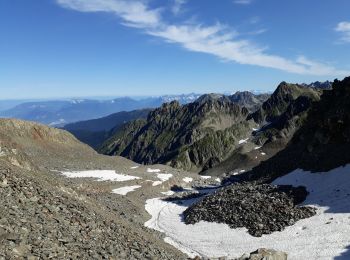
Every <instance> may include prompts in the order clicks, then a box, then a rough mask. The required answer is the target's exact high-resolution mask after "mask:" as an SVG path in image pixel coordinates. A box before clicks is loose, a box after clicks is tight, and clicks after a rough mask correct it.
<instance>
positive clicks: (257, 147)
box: [254, 146, 262, 150]
mask: <svg viewBox="0 0 350 260" xmlns="http://www.w3.org/2000/svg"><path fill="white" fill-rule="evenodd" d="M261 147H262V146H256V147H254V150H259V149H260V148H261Z"/></svg>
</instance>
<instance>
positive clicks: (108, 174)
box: [62, 170, 140, 182]
mask: <svg viewBox="0 0 350 260" xmlns="http://www.w3.org/2000/svg"><path fill="white" fill-rule="evenodd" d="M62 174H63V175H64V176H66V177H68V178H94V179H97V180H98V181H118V182H120V181H130V180H137V179H140V178H139V177H136V176H130V175H124V174H119V173H116V172H115V171H112V170H93V171H72V172H62Z"/></svg>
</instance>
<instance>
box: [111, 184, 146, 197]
mask: <svg viewBox="0 0 350 260" xmlns="http://www.w3.org/2000/svg"><path fill="white" fill-rule="evenodd" d="M138 188H141V186H140V185H134V186H126V187H121V188H118V189H114V190H112V193H115V194H119V195H126V194H128V193H129V192H132V191H134V190H136V189H138Z"/></svg>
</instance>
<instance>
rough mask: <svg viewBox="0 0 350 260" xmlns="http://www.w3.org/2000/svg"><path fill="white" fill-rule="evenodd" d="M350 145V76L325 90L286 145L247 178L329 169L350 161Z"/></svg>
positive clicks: (270, 179)
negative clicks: (299, 170) (301, 170)
mask: <svg viewBox="0 0 350 260" xmlns="http://www.w3.org/2000/svg"><path fill="white" fill-rule="evenodd" d="M349 149H350V77H348V78H345V79H344V80H342V81H339V80H335V81H334V83H333V88H332V89H331V90H324V92H323V95H322V97H321V100H320V101H319V102H316V103H314V104H313V105H312V107H311V109H310V110H309V112H308V114H307V117H306V118H305V123H304V124H303V125H302V127H301V128H300V129H299V130H298V131H296V133H295V134H294V136H293V138H292V139H291V141H290V142H289V143H288V145H287V146H286V148H285V149H284V150H282V151H280V152H279V153H277V154H276V155H275V156H274V157H272V158H271V159H269V160H267V161H265V162H262V163H261V164H260V165H259V166H257V167H255V168H254V169H253V170H252V171H251V172H249V173H247V175H246V179H248V180H261V181H267V182H268V181H272V180H274V179H276V178H278V177H280V176H283V175H285V174H287V173H289V172H291V171H293V170H295V169H297V168H301V169H304V170H310V171H318V172H320V171H321V172H322V171H329V170H331V169H334V168H337V167H339V166H343V165H345V164H347V163H349V162H350V153H349Z"/></svg>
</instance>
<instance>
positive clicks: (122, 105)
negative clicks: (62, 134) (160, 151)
mask: <svg viewBox="0 0 350 260" xmlns="http://www.w3.org/2000/svg"><path fill="white" fill-rule="evenodd" d="M199 96H200V95H199V94H194V93H191V94H187V95H185V94H183V95H166V96H160V97H147V98H143V99H132V98H129V97H123V98H116V99H112V100H93V99H73V100H63V101H55V100H53V101H35V102H25V103H22V104H18V105H16V106H15V107H13V108H10V109H7V110H4V111H0V117H7V118H17V119H23V120H29V121H35V122H39V123H43V124H47V125H51V126H63V125H65V124H67V123H71V122H77V121H83V120H89V119H95V118H100V117H104V116H107V115H110V114H113V113H117V112H120V111H132V110H136V109H144V108H156V107H159V106H161V105H162V104H163V103H166V102H171V101H173V100H177V101H178V102H180V103H181V104H187V103H190V102H193V101H194V100H196V99H197V98H198V97H199ZM1 103H4V107H5V108H6V107H8V105H9V104H5V101H3V102H1V101H0V104H1ZM5 105H7V106H5Z"/></svg>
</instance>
